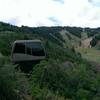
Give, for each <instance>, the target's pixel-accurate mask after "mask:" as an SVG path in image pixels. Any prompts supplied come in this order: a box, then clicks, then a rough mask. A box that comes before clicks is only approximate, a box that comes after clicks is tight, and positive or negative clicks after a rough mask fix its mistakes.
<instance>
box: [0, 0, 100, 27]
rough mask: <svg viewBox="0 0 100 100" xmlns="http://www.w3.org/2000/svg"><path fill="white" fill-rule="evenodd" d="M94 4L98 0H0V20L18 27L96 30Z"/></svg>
mask: <svg viewBox="0 0 100 100" xmlns="http://www.w3.org/2000/svg"><path fill="white" fill-rule="evenodd" d="M94 2H95V3H97V2H99V0H0V21H5V22H10V23H12V24H15V25H18V26H21V25H28V26H53V25H63V26H67V25H72V26H82V27H100V23H99V22H100V13H99V12H100V6H98V5H95V6H94ZM52 16H53V17H52ZM51 18H52V19H51Z"/></svg>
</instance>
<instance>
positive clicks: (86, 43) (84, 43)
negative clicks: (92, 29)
mask: <svg viewBox="0 0 100 100" xmlns="http://www.w3.org/2000/svg"><path fill="white" fill-rule="evenodd" d="M91 40H92V37H90V38H87V39H84V40H82V41H81V43H82V47H84V48H89V47H91V45H90V42H91Z"/></svg>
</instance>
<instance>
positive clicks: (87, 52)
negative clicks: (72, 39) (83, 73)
mask: <svg viewBox="0 0 100 100" xmlns="http://www.w3.org/2000/svg"><path fill="white" fill-rule="evenodd" d="M76 51H78V52H80V53H81V54H82V57H83V58H85V59H87V60H89V61H95V62H98V63H100V50H97V49H95V48H76Z"/></svg>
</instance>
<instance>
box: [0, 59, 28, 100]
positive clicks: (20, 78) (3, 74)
mask: <svg viewBox="0 0 100 100" xmlns="http://www.w3.org/2000/svg"><path fill="white" fill-rule="evenodd" d="M15 67H16V66H14V65H12V64H10V63H8V61H7V59H6V58H5V57H0V100H21V98H22V97H21V96H20V94H21V93H22V92H24V93H25V92H27V91H28V84H27V81H26V78H25V76H24V75H23V74H22V73H20V72H19V71H16V70H15ZM24 93H23V94H24Z"/></svg>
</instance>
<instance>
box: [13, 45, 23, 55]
mask: <svg viewBox="0 0 100 100" xmlns="http://www.w3.org/2000/svg"><path fill="white" fill-rule="evenodd" d="M14 53H25V44H24V43H16V44H15V47H14Z"/></svg>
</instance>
